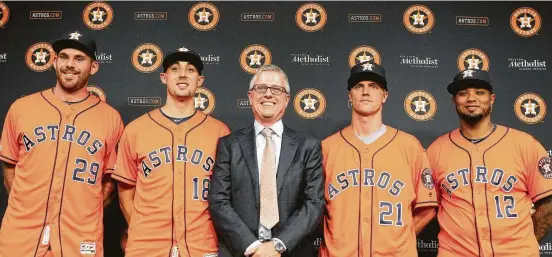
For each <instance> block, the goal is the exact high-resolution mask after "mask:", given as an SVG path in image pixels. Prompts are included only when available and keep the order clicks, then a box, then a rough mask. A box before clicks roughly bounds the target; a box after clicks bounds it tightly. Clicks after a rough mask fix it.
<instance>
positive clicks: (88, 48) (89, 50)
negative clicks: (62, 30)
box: [52, 31, 97, 60]
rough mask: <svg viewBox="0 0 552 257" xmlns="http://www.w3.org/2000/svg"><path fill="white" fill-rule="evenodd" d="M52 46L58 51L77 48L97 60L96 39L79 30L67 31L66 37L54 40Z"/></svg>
mask: <svg viewBox="0 0 552 257" xmlns="http://www.w3.org/2000/svg"><path fill="white" fill-rule="evenodd" d="M52 47H53V48H54V51H55V52H56V53H59V52H61V50H63V49H66V48H72V49H77V50H79V51H82V52H84V53H85V54H86V55H88V56H90V57H91V58H92V59H93V60H96V51H97V47H96V41H95V40H94V39H92V38H91V37H89V36H85V35H84V34H83V33H81V32H79V31H74V32H71V33H67V34H66V35H65V36H64V37H62V38H61V39H58V40H57V41H56V42H54V44H52Z"/></svg>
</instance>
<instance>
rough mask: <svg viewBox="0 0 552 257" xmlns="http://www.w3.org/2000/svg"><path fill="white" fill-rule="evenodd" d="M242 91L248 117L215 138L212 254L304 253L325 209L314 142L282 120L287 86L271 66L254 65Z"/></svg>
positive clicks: (298, 256) (317, 146)
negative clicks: (216, 240)
mask: <svg viewBox="0 0 552 257" xmlns="http://www.w3.org/2000/svg"><path fill="white" fill-rule="evenodd" d="M247 95H248V97H249V101H250V102H251V109H252V110H253V117H254V118H255V121H254V122H253V124H251V125H249V126H247V127H246V128H243V129H241V130H238V131H236V132H234V133H232V134H230V135H228V136H226V137H223V138H221V139H220V140H219V143H218V150H217V157H216V161H215V167H214V170H213V176H212V178H211V186H210V190H209V195H208V201H209V210H210V212H211V218H212V222H213V225H214V227H215V230H216V232H217V234H218V238H219V252H218V256H219V257H232V256H236V257H237V256H244V255H245V256H253V257H263V256H289V257H303V254H302V253H301V252H300V250H299V249H300V248H305V247H312V245H311V244H312V242H308V241H307V240H306V239H307V238H308V237H309V235H310V234H311V233H313V232H314V231H315V230H316V228H317V227H318V225H319V224H320V219H321V217H322V213H323V210H324V191H323V187H324V174H323V171H322V163H321V160H322V155H321V146H320V141H319V140H318V139H315V138H314V137H312V136H309V135H308V134H306V133H301V132H298V131H295V130H293V129H290V128H288V127H287V126H285V125H284V124H283V122H282V117H283V116H284V112H285V109H286V107H287V105H288V103H289V98H290V87H289V82H288V79H287V76H286V74H285V73H284V71H283V70H281V69H280V68H279V67H278V66H275V65H265V66H262V67H261V68H259V69H258V70H257V72H256V73H255V75H254V76H253V78H252V79H251V82H250V85H249V91H248V92H247ZM301 250H302V249H301Z"/></svg>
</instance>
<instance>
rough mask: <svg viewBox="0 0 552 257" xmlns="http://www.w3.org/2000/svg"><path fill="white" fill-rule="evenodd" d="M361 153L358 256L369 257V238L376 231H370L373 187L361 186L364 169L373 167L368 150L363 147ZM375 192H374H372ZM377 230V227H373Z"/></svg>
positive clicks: (363, 178)
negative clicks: (359, 240) (360, 240)
mask: <svg viewBox="0 0 552 257" xmlns="http://www.w3.org/2000/svg"><path fill="white" fill-rule="evenodd" d="M361 151H362V163H361V168H362V169H361V170H360V174H362V176H359V177H360V178H361V179H360V180H362V181H359V186H360V187H361V188H362V194H361V195H360V197H361V204H360V206H359V207H360V209H359V212H360V215H361V217H362V222H361V224H360V231H361V235H360V237H361V239H362V247H361V248H362V249H361V252H360V253H359V254H362V256H370V255H371V252H372V249H371V248H370V237H371V236H373V235H374V233H376V234H377V231H372V220H373V217H372V212H374V213H375V212H376V210H372V208H375V206H373V205H372V197H374V196H373V195H372V192H373V191H372V188H373V187H370V186H363V185H364V181H365V177H364V175H365V173H364V168H368V167H369V168H371V169H374V167H372V163H373V161H372V158H373V156H372V155H371V154H370V152H371V151H370V148H368V147H364V149H362V150H361ZM374 192H375V191H374ZM375 227H376V228H377V226H375Z"/></svg>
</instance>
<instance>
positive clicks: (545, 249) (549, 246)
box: [539, 242, 552, 254]
mask: <svg viewBox="0 0 552 257" xmlns="http://www.w3.org/2000/svg"><path fill="white" fill-rule="evenodd" d="M543 243H544V242H543ZM539 250H540V253H541V254H551V253H552V243H550V242H546V243H544V244H541V245H539Z"/></svg>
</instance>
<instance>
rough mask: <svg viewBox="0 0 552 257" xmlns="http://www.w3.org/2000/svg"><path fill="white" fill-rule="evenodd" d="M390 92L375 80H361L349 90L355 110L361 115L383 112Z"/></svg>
mask: <svg viewBox="0 0 552 257" xmlns="http://www.w3.org/2000/svg"><path fill="white" fill-rule="evenodd" d="M388 95H389V93H388V92H387V91H386V90H384V89H383V87H382V86H381V85H380V84H379V83H377V82H374V81H369V80H367V81H360V82H358V83H357V84H356V85H355V86H353V87H352V88H351V90H350V91H349V100H350V101H351V104H352V106H353V111H354V112H356V113H357V114H360V115H361V116H370V115H373V114H375V113H378V112H381V110H382V107H383V104H384V103H385V101H387V96H388Z"/></svg>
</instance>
